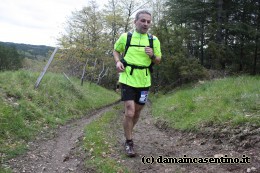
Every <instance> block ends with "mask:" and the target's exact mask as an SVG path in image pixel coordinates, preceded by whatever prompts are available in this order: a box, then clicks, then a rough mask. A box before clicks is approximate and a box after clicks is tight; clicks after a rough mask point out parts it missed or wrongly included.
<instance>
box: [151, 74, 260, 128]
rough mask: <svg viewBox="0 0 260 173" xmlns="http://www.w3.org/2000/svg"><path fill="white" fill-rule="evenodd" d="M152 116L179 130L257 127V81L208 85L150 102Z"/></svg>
mask: <svg viewBox="0 0 260 173" xmlns="http://www.w3.org/2000/svg"><path fill="white" fill-rule="evenodd" d="M153 115H154V117H156V118H157V119H163V120H165V121H167V122H169V125H170V126H171V127H173V128H176V129H181V130H201V129H200V128H201V127H202V126H203V125H223V124H225V125H230V126H238V125H240V126H241V125H245V124H255V125H256V126H260V77H259V76H254V77H252V76H240V77H230V78H225V79H219V80H214V81H207V82H205V83H203V84H199V85H196V86H195V87H190V88H185V89H180V90H178V91H176V92H175V93H172V94H170V95H165V96H162V95H161V96H159V97H158V98H157V99H156V98H155V97H154V98H153Z"/></svg>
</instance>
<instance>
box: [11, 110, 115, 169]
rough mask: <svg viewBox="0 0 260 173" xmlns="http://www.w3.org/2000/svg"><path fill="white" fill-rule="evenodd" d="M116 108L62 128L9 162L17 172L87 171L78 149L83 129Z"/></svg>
mask: <svg viewBox="0 0 260 173" xmlns="http://www.w3.org/2000/svg"><path fill="white" fill-rule="evenodd" d="M113 106H114V105H110V106H107V107H104V108H102V109H100V110H97V111H94V112H93V113H91V114H90V115H89V116H86V117H83V118H81V119H78V120H75V121H72V122H70V123H68V124H67V125H65V126H61V127H60V128H59V129H58V130H57V131H56V132H54V136H53V137H52V138H49V137H48V139H45V140H44V139H39V140H37V141H35V142H33V143H30V144H29V145H30V146H29V148H30V150H29V151H28V152H27V153H26V154H25V155H22V156H20V157H17V158H14V159H12V160H10V161H9V165H10V166H11V168H12V169H13V172H14V173H21V172H26V173H55V172H58V173H64V172H75V173H81V172H82V173H83V172H85V170H84V166H83V164H84V163H83V162H84V152H83V151H79V150H80V149H81V148H80V147H78V146H77V144H78V142H79V140H80V138H81V137H82V136H83V130H84V127H85V126H86V125H87V124H89V123H90V122H92V121H93V120H95V119H97V118H98V117H100V116H101V115H102V114H103V113H104V112H106V111H108V110H110V109H111V108H112V107H113Z"/></svg>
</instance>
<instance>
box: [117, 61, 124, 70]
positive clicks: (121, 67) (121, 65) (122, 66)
mask: <svg viewBox="0 0 260 173" xmlns="http://www.w3.org/2000/svg"><path fill="white" fill-rule="evenodd" d="M116 69H117V72H118V73H119V72H122V71H124V70H125V67H124V65H123V63H122V62H121V61H117V62H116Z"/></svg>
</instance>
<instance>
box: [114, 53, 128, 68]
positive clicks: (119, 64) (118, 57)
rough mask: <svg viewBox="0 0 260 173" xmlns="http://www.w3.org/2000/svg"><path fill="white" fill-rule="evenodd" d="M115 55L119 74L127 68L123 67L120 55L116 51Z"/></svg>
mask: <svg viewBox="0 0 260 173" xmlns="http://www.w3.org/2000/svg"><path fill="white" fill-rule="evenodd" d="M113 55H114V60H115V62H116V69H117V71H118V72H122V71H124V70H125V67H124V65H123V63H122V62H121V61H120V53H119V52H117V51H116V50H114V51H113Z"/></svg>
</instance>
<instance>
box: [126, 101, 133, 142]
mask: <svg viewBox="0 0 260 173" xmlns="http://www.w3.org/2000/svg"><path fill="white" fill-rule="evenodd" d="M134 115H135V103H134V101H133V100H128V101H125V117H124V120H123V126H124V132H125V138H126V140H132V132H133V127H134Z"/></svg>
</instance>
